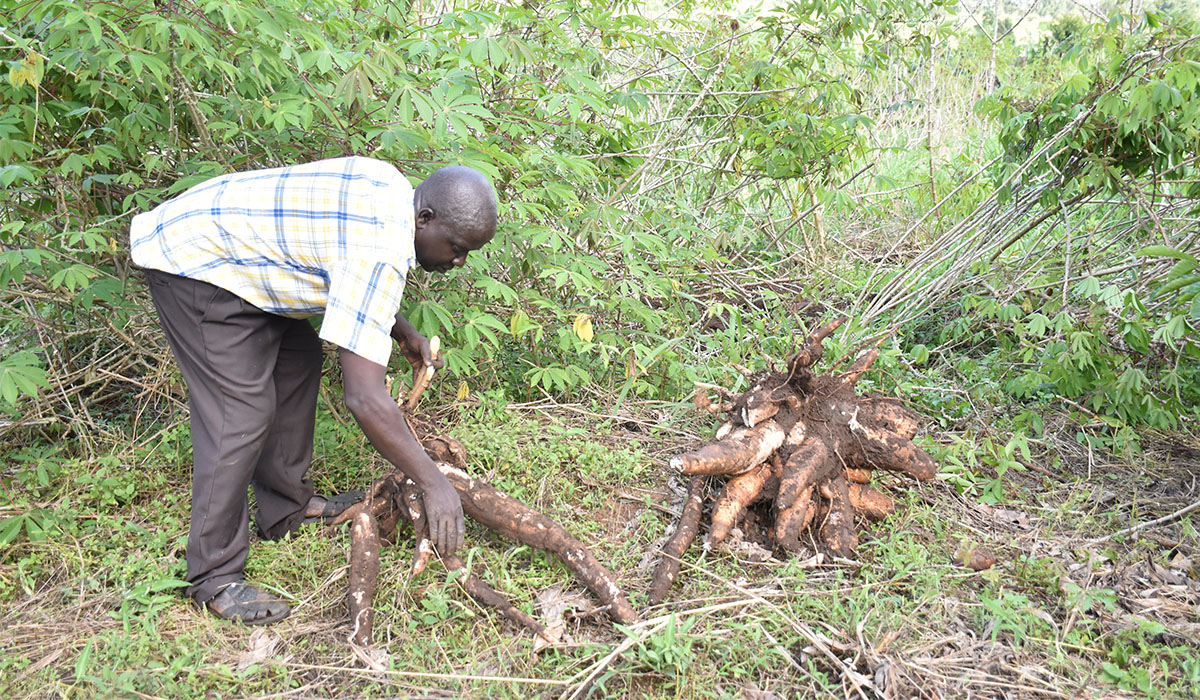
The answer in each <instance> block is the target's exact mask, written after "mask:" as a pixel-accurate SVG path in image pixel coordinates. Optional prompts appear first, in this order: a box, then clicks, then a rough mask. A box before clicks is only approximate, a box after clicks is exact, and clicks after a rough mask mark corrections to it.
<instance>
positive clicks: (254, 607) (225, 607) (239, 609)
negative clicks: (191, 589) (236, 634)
mask: <svg viewBox="0 0 1200 700" xmlns="http://www.w3.org/2000/svg"><path fill="white" fill-rule="evenodd" d="M205 607H207V608H208V610H209V612H211V613H212V614H213V615H216V616H217V617H219V618H221V619H222V620H231V621H233V622H241V623H242V624H244V625H270V624H273V623H276V622H279V621H280V620H282V619H283V618H285V617H287V616H288V614H289V613H291V612H292V609H291V608H289V607H288V604H287V603H285V602H283V601H282V600H280V599H278V598H276V597H274V596H272V595H270V594H268V593H267V592H266V591H263V590H262V589H260V588H258V587H256V586H252V585H250V584H248V583H245V582H238V583H231V584H229V585H228V586H225V587H224V588H222V589H221V591H220V592H219V593H217V595H215V596H214V597H213V599H212V600H210V601H208V603H206V604H205Z"/></svg>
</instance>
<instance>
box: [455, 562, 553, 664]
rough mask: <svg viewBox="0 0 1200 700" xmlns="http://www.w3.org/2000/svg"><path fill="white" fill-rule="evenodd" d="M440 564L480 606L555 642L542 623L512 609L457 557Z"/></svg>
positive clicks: (520, 611) (523, 612)
mask: <svg viewBox="0 0 1200 700" xmlns="http://www.w3.org/2000/svg"><path fill="white" fill-rule="evenodd" d="M442 563H443V564H445V565H446V570H447V571H457V572H458V576H457V578H455V579H454V580H455V582H456V583H458V584H459V585H461V586H462V587H463V590H465V591H466V592H467V595H469V596H471V597H472V598H474V599H475V600H476V601H478V602H479V603H480V604H482V605H486V606H487V607H489V608H491V609H493V610H495V611H496V612H498V613H500V614H501V615H503V616H504V617H507V618H508V619H510V620H512V621H513V622H515V623H517V624H518V625H520V626H522V627H524V628H525V629H527V630H529V631H530V632H533V633H534V634H536V635H537V636H539V637H541V638H542V639H543V640H544V641H546V642H549V643H551V644H554V643H555V641H556V640H555V639H554V637H552V636H551V635H550V633H549V632H547V631H546V627H545V626H544V625H543V624H542V623H540V622H538V621H537V620H535V619H533V616H532V615H530V614H528V613H526V612H525V611H523V610H521V609H519V608H517V607H514V606H513V604H512V603H511V602H509V600H508V598H505V597H504V595H503V594H501V593H500V592H499V591H497V590H496V589H494V588H492V587H491V586H489V585H487V584H486V583H484V582H483V581H482V580H481V579H480V578H479V577H478V576H476V575H475V574H472V573H471V571H470V570H469V569H468V568H467V565H466V564H465V563H463V560H462V559H459V558H458V556H457V555H454V554H451V555H450V556H447V557H442Z"/></svg>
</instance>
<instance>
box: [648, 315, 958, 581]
mask: <svg viewBox="0 0 1200 700" xmlns="http://www.w3.org/2000/svg"><path fill="white" fill-rule="evenodd" d="M844 320H845V319H837V320H835V321H832V322H830V323H827V324H825V325H824V326H821V327H820V328H818V329H817V331H815V332H814V333H813V334H812V335H811V336H810V337H809V338H808V340H807V341H806V342H805V343H803V344H802V345H801V346H800V348H799V349H798V350H797V351H796V352H795V353H794V354H793V355H792V356H791V357H790V358H789V359H788V362H787V372H786V373H780V372H773V373H766V374H764V375H757V376H756V377H755V380H754V383H753V387H752V388H751V389H750V390H749V391H747V392H746V393H745V394H743V395H741V396H738V397H733V398H732V401H730V402H729V405H730V406H731V410H730V413H729V415H728V419H729V420H728V421H727V422H726V424H725V425H727V426H728V427H727V428H726V427H724V426H723V427H722V429H721V430H719V431H718V432H717V439H715V440H713V441H712V442H710V443H708V444H706V445H703V446H701V447H700V448H698V449H695V450H693V451H691V452H688V453H685V454H682V455H679V456H677V457H675V458H673V459H672V460H671V466H672V467H673V468H674V469H676V470H677V471H678V472H680V473H682V474H706V475H713V476H714V481H715V482H717V483H719V481H720V480H721V479H724V480H725V483H724V486H723V488H720V489H718V488H717V486H716V485H714V486H713V489H714V492H716V493H719V494H720V495H719V496H718V497H717V498H716V500H715V502H714V504H713V507H712V516H711V526H710V530H709V534H708V537H707V540H706V542H707V543H708V544H709V545H718V544H720V543H721V542H722V541H723V540H725V539H726V538H727V537H728V535H729V532H730V529H731V527H732V526H733V524H734V523H736V522H739V517H741V518H743V521H742V522H743V524H742V528H743V531H746V532H747V534H748V536H751V538H752V539H754V541H756V542H758V541H760V537H763V536H765V538H766V542H767V544H770V545H773V546H775V547H776V548H777V549H781V550H786V551H799V550H802V549H804V548H805V547H806V546H809V545H815V546H816V547H817V548H818V549H820V550H823V551H825V552H826V553H828V554H830V555H833V556H836V557H845V558H849V557H853V556H854V550H855V548H856V547H857V546H858V533H857V531H856V530H855V527H856V518H857V519H858V522H859V523H860V524H861V523H864V522H865V521H867V520H870V521H878V520H882V519H884V518H886V517H888V516H889V515H891V514H892V513H894V512H895V510H896V503H895V501H893V500H892V498H891V497H889V496H888V495H886V494H884V493H882V492H881V491H879V490H877V489H875V488H873V487H872V486H871V485H870V482H871V477H872V473H873V470H876V469H886V470H888V471H893V472H898V473H900V474H904V475H906V476H908V477H911V478H913V479H916V480H918V481H927V480H929V479H932V478H933V477H934V476H935V475H936V473H937V464H936V463H935V462H934V461H933V459H932V458H931V457H930V456H929V455H928V454H926V453H925V452H924V451H923V450H921V449H920V448H919V447H917V445H915V444H914V443H913V442H912V438H913V437H914V436H915V435H916V433H917V430H918V428H919V424H920V417H919V416H918V415H917V414H916V413H915V412H913V411H912V410H911V409H909V408H907V407H906V406H904V405H903V404H902V403H901V402H900V401H898V400H896V399H892V398H889V397H886V396H879V395H870V396H858V395H856V394H855V393H854V386H855V384H856V383H857V382H858V381H859V379H861V378H862V376H863V375H864V374H866V373H867V372H868V371H869V370H870V367H871V365H872V363H874V361H875V360H876V359H877V358H878V357H879V343H878V342H877V343H875V345H874V346H873V347H871V348H870V349H868V350H867V351H866V352H865V353H863V354H862V355H860V356H859V357H858V358H857V359H856V360H855V361H854V362H852V363H850V364H849V365H848V366H847V369H846V371H845V372H844V373H842V374H840V375H820V374H816V373H815V371H814V370H813V369H812V367H813V365H815V364H816V363H817V362H818V361H819V360H820V359H821V356H822V354H823V352H824V351H823V346H822V341H823V340H824V339H825V338H826V337H828V336H829V335H830V334H832V333H833V332H834V331H835V330H837V328H838V327H839V326H840V325H841V324H842V322H843V321H844ZM880 342H881V341H880ZM780 434H782V439H780V437H779V435H780ZM688 505H691V502H690V501H689V504H688ZM697 510H699V508H694V509H690V510H689V509H688V508H685V509H684V515H685V517H694V514H695V512H696V511H697ZM858 516H861V518H858ZM683 525H684V523H683V522H681V523H680V526H679V529H680V530H682V529H683ZM746 528H761V530H762V534H761V535H759V534H754V533H752V532H750V531H748V530H746ZM755 532H757V530H755ZM806 533H807V534H806ZM687 541H690V539H688V540H687ZM680 542H683V540H680ZM672 544H675V541H674V540H673V541H672ZM683 546H684V548H686V542H685V543H684V545H683ZM676 552H678V554H676ZM671 553H672V555H673V556H675V557H679V556H682V555H683V550H682V549H679V548H678V546H677V545H676V547H675V548H674V549H673V550H672V552H671ZM662 567H663V565H661V564H660V569H662ZM677 571H678V564H676V566H675V568H674V572H677ZM674 575H675V574H674V573H672V574H671V576H670V577H669V578H665V577H660V576H659V574H658V572H656V573H655V579H654V586H653V591H652V594H653V595H652V597H651V599H652V600H653V601H654V602H658V601H659V600H661V599H662V598H663V597H664V596H665V593H664V592H663V591H662V587H663V586H668V587H669V586H670V585H671V582H672V581H673V580H674Z"/></svg>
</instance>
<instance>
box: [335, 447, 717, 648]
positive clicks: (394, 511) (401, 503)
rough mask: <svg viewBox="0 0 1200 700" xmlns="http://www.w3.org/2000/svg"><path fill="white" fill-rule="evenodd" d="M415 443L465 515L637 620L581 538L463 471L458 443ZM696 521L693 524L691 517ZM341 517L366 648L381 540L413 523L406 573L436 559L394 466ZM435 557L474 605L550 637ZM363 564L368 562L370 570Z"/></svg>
mask: <svg viewBox="0 0 1200 700" xmlns="http://www.w3.org/2000/svg"><path fill="white" fill-rule="evenodd" d="M422 445H423V447H424V448H425V450H426V452H427V453H428V454H429V456H430V458H431V459H433V460H434V464H435V465H436V466H437V468H438V470H439V471H441V473H442V475H443V476H445V477H446V479H447V480H448V481H449V482H450V484H451V485H452V486H454V488H455V490H456V491H458V495H459V499H460V501H461V503H462V506H463V512H464V513H465V514H466V515H468V516H470V517H471V518H472V519H474V520H476V521H477V522H479V523H480V524H482V525H484V526H485V527H488V528H489V529H492V530H495V531H496V532H498V533H500V534H502V535H504V536H505V537H508V538H509V539H512V540H515V541H517V542H519V543H521V544H525V545H529V546H531V547H536V548H538V549H543V550H545V551H548V552H550V553H552V554H554V555H556V556H557V557H558V558H559V559H560V560H562V562H563V563H564V564H566V566H567V568H569V569H570V570H571V571H572V573H574V574H575V576H576V578H577V579H579V581H580V582H581V583H583V584H584V585H585V586H586V587H587V588H588V589H589V590H591V591H592V593H593V594H595V595H596V597H597V598H599V599H600V601H601V602H602V603H603V604H604V606H605V607H604V609H605V610H606V611H607V613H608V615H609V617H611V618H612V619H613V620H614V621H616V622H620V623H623V624H630V623H633V622H636V621H637V620H638V615H637V613H636V612H635V611H634V609H633V606H632V605H630V603H629V601H628V599H627V598H626V597H625V594H624V593H623V592H622V591H621V589H620V587H619V586H618V585H617V582H616V579H615V577H614V576H613V575H612V574H611V573H610V572H609V571H608V569H606V568H605V567H604V566H603V565H602V564H601V563H600V562H599V561H598V560H597V559H596V557H595V556H594V555H593V554H592V553H591V551H589V550H588V548H587V547H585V546H584V545H583V543H581V542H580V541H579V540H577V539H576V538H575V537H573V536H571V534H570V533H568V532H567V531H566V530H565V529H564V528H563V527H562V526H561V525H559V524H558V523H557V522H555V521H554V520H553V519H551V518H549V517H547V516H545V515H543V514H542V513H539V512H538V511H536V510H534V509H532V508H530V507H528V506H526V505H525V504H523V503H521V502H520V501H518V500H516V499H515V498H512V497H511V496H509V495H508V494H506V493H504V492H503V491H500V490H499V489H497V488H495V487H494V486H492V485H491V484H488V483H487V482H486V481H483V480H482V479H478V478H475V477H472V476H471V475H470V474H468V473H467V472H466V451H465V449H464V448H463V446H462V445H461V444H460V443H459V442H458V441H457V440H454V439H452V438H447V437H440V436H439V437H433V438H430V439H427V440H425V441H424V442H423V443H422ZM696 520H697V522H698V521H699V516H698V515H697V518H696ZM347 521H352V522H353V525H352V529H351V561H350V588H349V592H348V596H347V602H348V607H349V610H350V613H351V619H352V623H353V632H352V636H351V640H352V641H354V642H355V643H357V644H362V645H369V644H370V643H371V625H372V621H373V611H372V610H371V609H370V603H371V599H372V597H373V595H374V592H375V585H376V579H377V577H378V573H379V541H380V538H381V537H383V538H391V537H393V536H394V534H395V531H396V529H397V526H398V525H400V524H401V523H407V524H409V525H411V526H412V529H413V535H414V540H415V542H416V551H415V553H414V556H413V564H412V576H419V575H420V574H421V573H422V572H423V571H424V570H425V568H426V566H427V565H428V564H429V562H430V561H431V560H432V559H433V558H434V557H435V556H437V552H436V551H435V549H434V547H433V544H432V542H431V540H430V539H429V521H428V518H427V517H426V516H425V507H424V502H423V500H422V496H421V491H420V488H419V487H418V486H417V484H416V483H415V482H413V481H412V480H411V479H409V478H407V477H406V476H405V475H404V474H403V473H402V472H400V471H399V470H393V471H392V472H390V473H388V474H386V475H384V476H383V477H382V478H380V479H378V480H376V481H375V483H374V484H372V486H371V488H370V490H369V491H368V493H367V498H366V499H365V500H363V501H362V502H360V503H358V504H355V505H354V506H352V507H350V508H348V509H347V510H346V511H345V512H343V513H342V514H341V515H340V516H338V518H337V519H335V520H334V521H333V524H334V525H338V524H341V523H344V522H347ZM360 523H364V525H363V527H365V526H366V525H365V524H367V523H369V524H372V525H374V526H375V529H374V530H373V533H374V534H373V536H365V535H360V533H359V531H360ZM684 549H686V545H685V546H684ZM681 553H682V550H681ZM437 558H439V559H440V560H441V562H442V563H443V565H444V566H445V567H446V570H447V571H457V572H458V575H457V577H456V579H455V580H456V581H457V582H458V583H459V584H460V585H461V586H462V587H463V589H464V590H465V591H466V592H467V593H468V594H469V595H470V596H471V597H472V598H474V599H475V600H476V601H477V602H479V603H480V604H482V605H484V606H487V607H490V608H492V609H494V610H496V611H497V612H499V613H500V614H501V615H503V616H504V617H507V618H508V619H510V620H512V621H513V622H516V623H517V624H519V625H521V626H523V627H525V628H526V629H528V630H530V631H531V632H533V633H534V634H535V635H537V636H539V637H541V638H543V639H544V640H545V641H548V642H552V641H554V640H553V639H552V638H551V636H550V635H549V634H548V632H547V631H546V628H545V627H544V626H543V625H542V624H541V623H539V622H538V621H537V620H536V619H534V618H533V617H532V616H530V615H529V614H528V613H525V612H524V611H522V610H520V609H519V608H516V607H515V606H513V605H512V604H511V603H510V602H509V601H508V600H507V599H506V598H505V597H504V596H503V595H502V594H500V593H499V592H497V591H496V590H494V589H493V588H491V587H490V586H489V585H488V584H487V583H485V582H484V581H483V580H482V579H480V578H479V577H477V576H475V575H474V574H472V573H471V572H470V571H468V570H467V569H466V566H465V564H464V563H463V562H462V560H461V559H459V558H458V557H457V556H454V555H444V556H437ZM362 562H367V563H368V564H369V563H373V565H374V569H371V568H370V566H369V565H364V564H363V563H362ZM364 601H365V603H364ZM364 605H365V608H364Z"/></svg>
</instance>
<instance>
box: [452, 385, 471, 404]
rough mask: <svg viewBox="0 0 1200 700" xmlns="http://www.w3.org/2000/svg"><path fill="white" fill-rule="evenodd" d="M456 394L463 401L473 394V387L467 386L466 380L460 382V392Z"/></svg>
mask: <svg viewBox="0 0 1200 700" xmlns="http://www.w3.org/2000/svg"><path fill="white" fill-rule="evenodd" d="M454 395H455V396H456V397H458V400H459V401H462V400H464V399H466V398H467V397H468V396H470V395H471V387H469V386H467V383H466V382H459V383H458V392H457V393H455V394H454Z"/></svg>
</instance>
